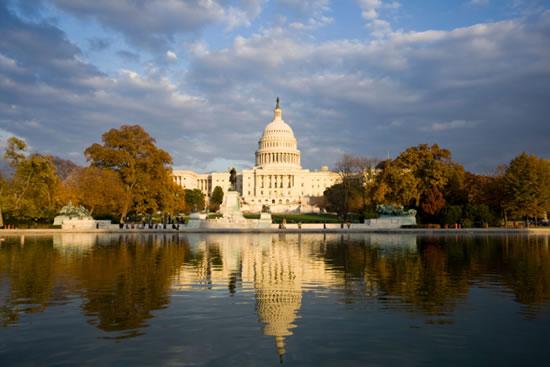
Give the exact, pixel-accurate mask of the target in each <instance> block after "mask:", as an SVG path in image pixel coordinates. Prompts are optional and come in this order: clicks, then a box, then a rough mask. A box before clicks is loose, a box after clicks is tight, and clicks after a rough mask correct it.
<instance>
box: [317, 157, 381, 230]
mask: <svg viewBox="0 0 550 367" xmlns="http://www.w3.org/2000/svg"><path fill="white" fill-rule="evenodd" d="M379 161H380V160H379V159H376V158H368V157H362V156H354V155H351V154H344V155H343V156H342V158H340V160H339V161H338V162H337V163H336V171H337V172H338V174H339V175H340V182H339V184H337V185H339V186H337V187H334V189H332V190H329V191H328V195H325V198H326V199H327V201H328V203H327V204H328V206H331V207H333V208H336V209H337V212H338V213H340V215H341V216H342V217H343V218H344V219H345V218H346V216H347V214H348V213H349V212H350V211H358V212H359V213H360V214H361V216H364V213H365V211H366V209H367V206H369V205H372V204H373V201H372V195H371V194H372V186H373V185H374V182H375V181H374V179H375V175H376V169H375V167H376V165H377V164H378V162H379ZM335 186H336V185H335ZM358 198H359V199H360V205H359V206H358V205H357V200H358Z"/></svg>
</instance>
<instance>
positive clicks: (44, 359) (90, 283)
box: [0, 234, 550, 366]
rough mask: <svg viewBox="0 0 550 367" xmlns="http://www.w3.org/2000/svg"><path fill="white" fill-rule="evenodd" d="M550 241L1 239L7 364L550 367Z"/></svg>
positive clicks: (0, 350) (0, 303) (1, 344)
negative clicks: (542, 366) (547, 366)
mask: <svg viewBox="0 0 550 367" xmlns="http://www.w3.org/2000/svg"><path fill="white" fill-rule="evenodd" d="M549 242H550V236H543V235H532V236H531V235H529V236H527V235H521V236H520V235H486V236H485V235H475V236H474V235H462V236H456V235H445V236H440V237H439V236H438V237H430V236H416V235H414V234H405V235H391V234H387V235H386V234H365V235H363V234H349V235H348V234H344V235H340V234H326V235H323V234H318V235H317V234H307V235H299V234H286V235H279V234H249V235H246V234H234V235H233V234H228V235H199V234H197V235H189V234H187V235H184V234H167V235H157V234H113V235H107V234H103V235H95V234H63V235H54V236H44V237H40V236H24V237H22V236H5V235H4V236H3V241H2V242H0V365H1V366H11V365H33V364H39V365H89V366H98V365H101V366H120V365H132V366H134V365H169V366H276V365H280V364H281V363H282V364H283V365H288V366H358V365H361V366H364V365H365V366H366V365H371V366H392V365H393V366H403V365H408V366H444V365H448V366H451V365H453V366H463V365H479V366H487V365H500V366H503V365H504V366H517V365H534V364H539V365H540V364H542V365H546V364H547V363H548V360H550V348H549V347H548V346H549V345H550V246H549Z"/></svg>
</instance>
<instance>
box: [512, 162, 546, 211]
mask: <svg viewBox="0 0 550 367" xmlns="http://www.w3.org/2000/svg"><path fill="white" fill-rule="evenodd" d="M503 185H504V192H505V199H504V209H505V211H506V213H507V214H509V215H511V216H512V217H516V218H542V217H544V216H545V215H546V213H547V212H548V211H550V162H549V161H548V160H544V159H540V158H538V157H536V156H534V155H529V154H526V153H522V154H520V155H519V156H517V157H516V158H514V159H513V160H512V161H511V162H510V165H509V166H508V168H507V169H506V172H505V173H504V176H503Z"/></svg>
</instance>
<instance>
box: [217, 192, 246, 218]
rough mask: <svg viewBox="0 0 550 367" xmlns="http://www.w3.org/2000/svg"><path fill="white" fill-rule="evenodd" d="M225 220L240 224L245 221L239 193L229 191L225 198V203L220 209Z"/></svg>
mask: <svg viewBox="0 0 550 367" xmlns="http://www.w3.org/2000/svg"><path fill="white" fill-rule="evenodd" d="M220 212H221V213H222V214H223V218H224V219H226V220H228V221H230V222H240V221H243V220H244V217H243V214H242V213H241V195H240V194H239V193H238V192H237V191H228V192H226V193H225V195H224V197H223V203H222V206H221V208H220Z"/></svg>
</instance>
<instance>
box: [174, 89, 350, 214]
mask: <svg viewBox="0 0 550 367" xmlns="http://www.w3.org/2000/svg"><path fill="white" fill-rule="evenodd" d="M274 112H275V114H274V117H273V121H271V122H270V123H269V124H267V126H266V127H265V129H264V132H263V134H262V136H261V138H260V141H259V142H258V150H257V151H256V164H255V166H254V167H252V168H251V169H244V170H242V172H239V173H238V174H237V184H236V186H237V191H238V192H239V193H240V195H241V198H242V208H243V210H245V211H246V210H248V211H252V212H257V211H260V210H261V209H262V206H263V205H269V206H270V207H271V211H272V212H291V211H292V212H310V211H315V210H316V209H317V210H318V208H316V207H315V202H316V201H315V198H318V197H320V196H323V192H324V191H325V189H326V188H327V187H330V186H332V185H334V184H335V183H336V182H337V181H338V180H339V175H338V174H337V173H335V172H331V171H329V170H328V167H327V166H323V167H321V169H320V170H319V171H310V170H308V169H304V168H302V165H301V163H300V160H301V153H300V150H298V144H297V141H296V138H295V137H294V132H293V131H292V128H291V127H290V126H289V125H288V124H287V123H286V122H285V121H284V120H283V117H282V110H281V107H280V105H279V99H278V98H277V105H276V106H275V111H274ZM173 175H174V180H175V181H176V183H178V184H179V185H181V186H182V187H184V188H186V189H200V190H201V191H202V192H203V193H204V194H205V195H206V196H208V197H210V195H211V194H212V191H213V190H214V188H215V187H216V186H220V187H221V188H222V189H223V191H224V193H225V192H227V190H228V189H229V187H230V182H229V172H212V173H204V174H202V173H196V172H193V171H187V170H174V171H173Z"/></svg>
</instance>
